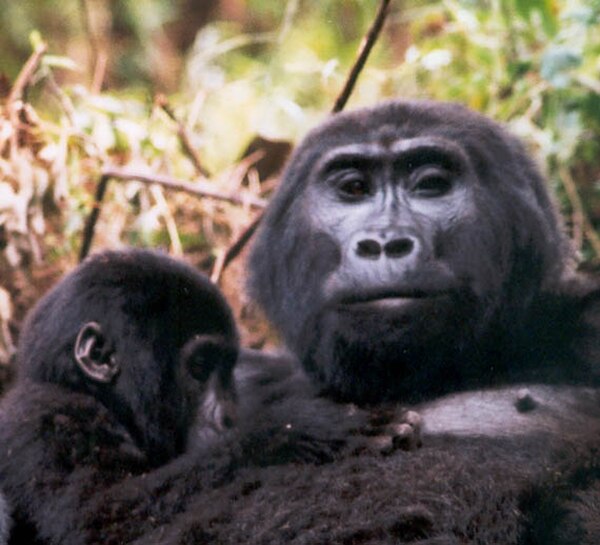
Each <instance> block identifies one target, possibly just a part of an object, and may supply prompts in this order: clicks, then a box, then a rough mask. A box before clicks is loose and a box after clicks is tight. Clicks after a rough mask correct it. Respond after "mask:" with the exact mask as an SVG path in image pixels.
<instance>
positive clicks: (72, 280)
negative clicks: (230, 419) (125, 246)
mask: <svg viewBox="0 0 600 545" xmlns="http://www.w3.org/2000/svg"><path fill="white" fill-rule="evenodd" d="M90 324H91V325H90ZM237 346H238V339H237V333H236V329H235V325H234V322H233V319H232V315H231V312H230V310H229V307H228V306H227V304H226V303H225V301H224V299H223V297H222V296H221V295H220V293H219V292H218V290H217V289H216V288H215V287H214V286H213V285H211V284H210V282H209V281H208V280H207V279H205V278H204V277H203V276H202V275H200V274H198V273H196V272H195V271H194V270H193V269H192V268H190V267H188V266H186V265H184V264H181V263H178V262H176V261H174V260H172V259H170V258H168V257H166V256H161V255H160V254H156V253H151V252H146V251H125V252H107V253H103V254H99V255H96V256H94V257H92V258H90V259H89V260H87V261H86V262H84V264H82V265H81V266H79V267H78V268H77V269H76V270H75V271H74V272H72V273H71V274H70V275H68V276H67V277H66V278H65V279H63V280H62V281H61V282H60V283H59V284H58V285H57V286H56V287H55V288H54V289H53V290H52V291H51V292H50V293H49V294H48V295H46V296H45V297H44V298H43V299H42V300H41V301H40V302H39V303H38V305H37V306H36V308H35V309H34V310H33V312H32V313H31V314H30V316H29V318H28V320H27V322H26V324H25V326H24V329H23V332H22V336H21V340H20V346H19V351H18V362H17V364H18V377H17V381H16V383H15V385H14V387H13V388H12V389H11V390H10V391H9V392H8V394H7V395H6V396H5V397H4V398H3V400H2V403H1V405H0V487H1V488H2V490H3V491H4V493H5V495H6V497H7V499H8V501H9V503H10V507H11V508H12V515H13V531H12V534H11V541H10V543H11V544H15V545H16V544H22V543H49V544H61V545H69V544H78V543H99V542H100V541H101V539H98V540H97V539H96V538H95V537H90V536H93V533H94V532H97V531H99V532H100V534H101V535H104V533H106V535H107V536H109V537H111V539H113V540H116V541H113V542H119V528H118V527H117V526H114V524H113V520H112V519H111V507H110V502H111V493H110V492H108V493H106V491H107V490H111V486H113V485H115V486H116V488H117V489H118V488H119V487H121V486H125V485H124V484H123V483H124V482H127V481H129V480H131V479H133V478H134V477H133V476H135V475H142V474H143V475H145V476H147V478H148V479H149V480H152V481H153V482H160V480H161V479H163V478H166V477H165V476H164V474H163V473H161V469H156V468H157V467H158V466H161V465H162V464H165V463H166V462H168V461H169V460H171V459H173V458H176V457H177V456H179V455H180V454H182V453H183V452H184V450H185V449H186V445H187V444H188V435H189V434H190V430H193V432H194V433H195V431H196V424H195V422H196V420H197V418H196V416H197V414H200V415H201V416H202V422H201V423H200V426H201V429H204V428H205V427H207V426H213V427H215V426H216V427H218V425H219V422H218V420H219V418H220V417H222V416H224V415H223V414H222V413H221V412H220V411H222V410H226V409H224V408H223V407H220V405H219V403H221V402H223V403H226V402H228V401H233V397H234V393H235V392H234V386H233V382H232V369H233V365H234V363H235V361H236V359H237V350H238V348H237ZM218 347H220V348H218ZM77 358H79V359H80V360H81V362H80V363H81V365H78V362H77V361H76V360H77ZM82 366H83V367H82ZM86 366H87V367H86ZM84 368H85V369H88V370H89V372H90V373H92V375H94V376H96V377H97V378H99V380H94V379H92V378H90V376H88V374H87V373H86V372H84V371H82V369H84ZM113 371H114V373H113ZM205 436H206V434H205ZM167 474H168V472H167ZM140 479H141V481H139V482H143V479H144V477H140ZM137 492H138V494H143V487H139V488H138V490H137ZM145 501H146V502H148V503H149V502H151V501H152V498H151V497H146V498H145ZM99 502H100V503H99ZM115 503H116V504H117V503H118V495H117V494H115ZM100 506H104V509H103V510H102V514H103V516H104V518H103V519H102V520H101V524H100V526H99V527H96V528H93V527H90V525H89V524H88V521H89V519H90V513H92V514H94V516H96V513H97V512H100ZM95 520H96V519H95Z"/></svg>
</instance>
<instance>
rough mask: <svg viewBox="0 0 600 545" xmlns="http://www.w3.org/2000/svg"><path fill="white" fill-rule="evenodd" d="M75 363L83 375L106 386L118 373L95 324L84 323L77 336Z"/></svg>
mask: <svg viewBox="0 0 600 545" xmlns="http://www.w3.org/2000/svg"><path fill="white" fill-rule="evenodd" d="M74 355H75V361H76V362H77V365H78V366H79V369H81V371H83V374H84V375H85V376H86V377H88V378H90V379H92V380H93V381H95V382H101V383H103V384H108V383H110V382H112V380H113V379H114V378H115V377H116V376H117V374H118V373H119V365H118V363H117V361H116V359H115V356H114V350H112V349H111V348H110V347H109V346H108V343H107V342H106V339H105V337H104V335H103V333H102V328H101V327H100V324H99V323H97V322H88V323H86V324H85V325H84V326H83V327H82V328H81V329H80V330H79V333H78V334H77V340H76V341H75V350H74Z"/></svg>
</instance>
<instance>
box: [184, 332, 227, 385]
mask: <svg viewBox="0 0 600 545" xmlns="http://www.w3.org/2000/svg"><path fill="white" fill-rule="evenodd" d="M237 357H238V347H237V345H236V344H234V343H232V342H231V341H230V340H228V339H226V338H225V337H223V336H221V335H197V336H195V337H193V338H192V339H191V340H189V341H188V342H187V343H186V344H185V345H184V346H183V348H182V349H181V359H182V361H183V364H184V365H185V367H186V368H187V370H188V371H189V373H190V375H192V376H193V377H194V378H195V379H196V380H198V381H200V382H206V381H207V380H208V378H209V377H210V375H211V374H212V373H213V371H215V370H219V371H227V370H229V369H232V368H233V366H234V365H235V362H236V361H237Z"/></svg>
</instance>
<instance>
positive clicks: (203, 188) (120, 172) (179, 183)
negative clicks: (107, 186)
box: [103, 168, 267, 209]
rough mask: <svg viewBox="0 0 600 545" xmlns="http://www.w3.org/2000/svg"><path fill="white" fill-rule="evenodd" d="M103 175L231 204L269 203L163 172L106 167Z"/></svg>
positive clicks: (256, 204)
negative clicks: (152, 172) (155, 172)
mask: <svg viewBox="0 0 600 545" xmlns="http://www.w3.org/2000/svg"><path fill="white" fill-rule="evenodd" d="M103 175H105V176H109V177H111V178H115V179H118V180H136V181H138V182H142V183H145V184H158V185H161V186H162V187H164V188H165V189H171V190H174V191H184V192H185V193H190V194H191V195H197V196H198V197H208V198H210V199H216V200H218V201H226V202H229V203H231V204H239V205H249V206H252V207H254V208H259V209H262V208H265V206H266V205H267V202H266V201H265V200H264V199H261V198H259V197H255V196H254V195H250V194H246V195H243V196H239V195H231V194H227V193H221V192H220V191H215V190H214V188H212V187H211V186H210V184H208V183H206V182H202V181H198V182H186V181H184V180H179V179H177V178H171V177H170V176H163V175H161V174H149V173H147V172H141V171H135V170H128V169H119V168H106V169H104V170H103Z"/></svg>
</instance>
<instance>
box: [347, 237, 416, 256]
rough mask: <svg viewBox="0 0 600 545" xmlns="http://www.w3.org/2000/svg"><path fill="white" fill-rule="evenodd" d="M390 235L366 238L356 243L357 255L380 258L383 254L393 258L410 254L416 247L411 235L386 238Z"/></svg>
mask: <svg viewBox="0 0 600 545" xmlns="http://www.w3.org/2000/svg"><path fill="white" fill-rule="evenodd" d="M387 238H388V237H386V236H381V237H377V238H364V239H361V240H359V241H358V242H357V243H356V247H355V250H356V255H357V256H358V257H361V258H365V259H379V256H380V255H381V254H384V255H385V257H387V258H391V259H398V258H401V257H405V256H407V255H410V254H411V253H412V252H413V250H414V248H415V241H414V240H413V239H412V238H411V237H407V236H403V237H397V238H393V239H391V240H386V239H387Z"/></svg>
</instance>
